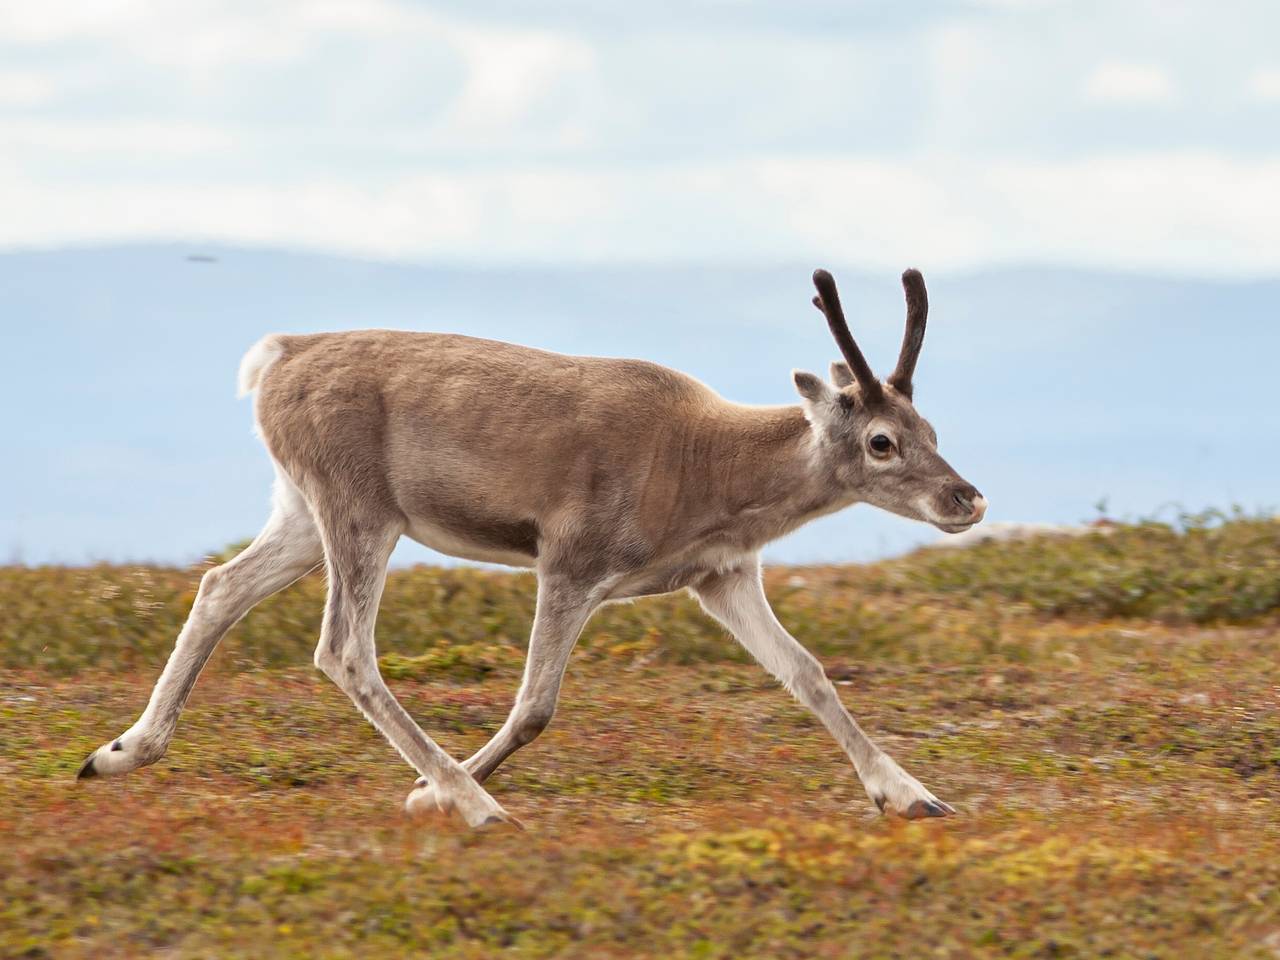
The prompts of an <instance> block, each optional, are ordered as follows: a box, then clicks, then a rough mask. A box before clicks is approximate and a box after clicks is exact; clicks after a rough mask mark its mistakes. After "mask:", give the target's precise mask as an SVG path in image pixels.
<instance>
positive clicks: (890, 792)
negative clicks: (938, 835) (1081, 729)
mask: <svg viewBox="0 0 1280 960" xmlns="http://www.w3.org/2000/svg"><path fill="white" fill-rule="evenodd" d="M694 593H695V594H696V595H697V597H698V599H699V600H700V601H701V603H702V608H703V609H704V610H706V611H707V613H709V614H711V616H713V617H715V619H716V620H718V621H720V623H722V624H723V625H724V626H725V627H726V628H727V629H728V630H729V631H730V632H731V633H732V634H733V635H734V637H735V638H736V639H737V641H738V642H739V643H740V644H742V646H743V647H744V648H745V649H746V651H747V652H748V653H750V654H751V655H752V656H753V657H755V659H756V660H757V661H759V663H760V664H761V665H762V666H763V667H764V668H765V669H766V670H768V671H769V672H770V673H772V674H773V675H774V676H775V677H777V678H778V680H779V681H781V683H782V685H783V686H785V687H786V688H787V689H788V690H790V691H791V693H792V695H794V696H795V698H796V699H797V700H799V701H800V702H801V703H803V704H804V705H805V706H806V707H808V708H809V709H810V710H811V711H813V713H814V715H815V716H817V718H818V719H819V720H821V721H822V723H823V725H824V726H825V727H826V728H827V729H828V730H829V731H831V735H832V736H834V737H835V738H836V741H837V742H838V743H839V744H840V746H841V747H843V748H844V751H845V753H846V754H848V756H849V759H850V760H851V761H852V762H853V768H854V770H856V771H857V773H858V778H859V779H860V780H861V781H862V785H863V787H864V788H865V789H866V791H867V795H868V796H869V797H871V799H872V800H873V801H874V802H875V804H876V806H877V807H879V808H880V809H881V810H882V811H883V810H886V809H888V810H892V811H893V812H894V813H897V814H898V815H899V816H902V817H906V818H907V819H909V820H916V819H920V818H923V817H946V816H950V815H951V814H953V813H955V810H954V809H953V808H952V807H950V806H949V805H947V804H945V803H943V802H942V801H941V800H939V799H938V798H937V797H935V796H934V795H933V794H932V793H930V792H929V791H928V790H926V789H925V788H924V786H923V785H922V784H921V783H920V781H918V780H917V779H916V778H915V777H913V776H911V774H909V773H907V772H906V771H905V770H903V769H902V768H901V767H900V766H898V764H897V763H896V762H894V760H893V758H892V757H890V756H889V755H888V754H887V753H885V752H884V751H883V750H881V749H880V748H879V747H878V746H876V745H875V744H874V743H873V742H872V741H871V738H870V737H868V736H867V735H866V734H865V733H864V732H863V731H862V728H861V727H859V726H858V724H857V722H856V721H855V720H854V719H853V717H851V716H849V713H848V711H847V710H845V708H844V706H843V705H842V704H841V703H840V698H839V697H838V696H837V694H836V690H835V687H834V686H832V684H831V681H830V680H828V679H827V676H826V673H825V672H824V671H823V669H822V664H820V663H819V662H818V661H817V659H816V658H815V657H814V656H813V654H811V653H809V651H808V650H806V649H805V648H804V647H803V646H801V645H800V643H799V641H797V640H796V639H795V638H794V637H793V636H791V634H789V633H787V631H786V629H785V628H784V627H783V626H782V624H781V623H779V622H778V618H777V617H776V616H774V613H773V610H772V608H771V607H770V606H769V601H768V598H767V597H765V594H764V586H763V585H762V583H761V580H760V565H759V561H758V559H757V560H756V561H755V562H752V563H750V564H749V565H746V566H744V567H742V568H741V569H738V570H732V571H729V572H726V573H720V574H713V575H711V576H710V577H708V578H707V579H705V580H703V581H702V582H701V583H699V584H698V585H697V586H696V587H695V588H694Z"/></svg>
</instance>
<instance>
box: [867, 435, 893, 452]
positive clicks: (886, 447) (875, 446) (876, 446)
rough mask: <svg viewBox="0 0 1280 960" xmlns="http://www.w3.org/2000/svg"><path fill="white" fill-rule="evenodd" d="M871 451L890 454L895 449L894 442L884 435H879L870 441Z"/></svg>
mask: <svg viewBox="0 0 1280 960" xmlns="http://www.w3.org/2000/svg"><path fill="white" fill-rule="evenodd" d="M869 443H870V445H871V449H872V450H874V451H875V452H876V453H888V452H889V451H890V450H892V449H893V441H892V440H890V439H889V438H888V437H886V436H885V435H884V434H883V433H877V434H876V435H875V436H874V437H872V438H871V440H870V441H869Z"/></svg>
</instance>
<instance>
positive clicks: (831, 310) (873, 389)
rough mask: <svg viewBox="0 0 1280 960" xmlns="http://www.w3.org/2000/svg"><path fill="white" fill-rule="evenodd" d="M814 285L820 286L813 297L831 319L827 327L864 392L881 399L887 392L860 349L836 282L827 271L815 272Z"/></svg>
mask: <svg viewBox="0 0 1280 960" xmlns="http://www.w3.org/2000/svg"><path fill="white" fill-rule="evenodd" d="M813 285H814V286H815V287H817V288H818V295H817V296H816V297H814V298H813V305H814V306H815V307H817V308H818V309H819V310H821V311H822V312H823V314H824V315H825V316H826V318H827V326H829V327H830V328H831V336H833V337H834V338H835V341H836V345H837V346H839V347H840V352H841V353H843V354H844V358H845V360H847V361H848V363H849V369H850V370H852V371H853V376H854V379H856V380H857V381H858V386H860V387H861V388H862V394H863V396H864V397H866V398H867V399H868V400H872V399H878V398H879V397H881V396H882V395H883V393H884V391H883V389H882V388H881V386H880V381H879V380H877V379H876V375H875V374H874V373H872V372H871V366H870V364H868V363H867V358H866V357H864V356H863V355H862V351H861V350H859V349H858V344H857V343H856V342H855V341H854V339H853V334H851V333H850V332H849V324H848V323H846V322H845V319H844V310H843V309H841V307H840V294H839V293H837V292H836V282H835V280H834V279H833V278H832V276H831V274H830V273H828V272H827V271H826V270H815V271H814V272H813Z"/></svg>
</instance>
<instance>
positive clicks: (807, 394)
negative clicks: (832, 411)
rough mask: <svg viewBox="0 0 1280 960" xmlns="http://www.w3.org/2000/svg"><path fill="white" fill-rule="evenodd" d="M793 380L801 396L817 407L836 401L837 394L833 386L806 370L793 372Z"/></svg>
mask: <svg viewBox="0 0 1280 960" xmlns="http://www.w3.org/2000/svg"><path fill="white" fill-rule="evenodd" d="M791 379H792V380H794V381H795V382H796V390H797V391H798V392H799V394H800V396H802V397H804V399H805V400H807V401H809V403H811V404H813V405H814V406H817V405H818V404H821V403H827V402H830V401H832V400H834V399H835V396H836V392H835V391H834V390H832V389H831V385H830V384H829V383H827V381H825V380H823V379H822V378H821V377H820V376H818V375H817V374H816V373H808V372H806V371H804V370H792V371H791Z"/></svg>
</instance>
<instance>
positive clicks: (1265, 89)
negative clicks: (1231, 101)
mask: <svg viewBox="0 0 1280 960" xmlns="http://www.w3.org/2000/svg"><path fill="white" fill-rule="evenodd" d="M1249 92H1250V93H1251V94H1252V95H1253V96H1254V98H1255V99H1258V100H1265V101H1267V102H1269V103H1275V102H1276V101H1280V67H1259V68H1258V69H1257V70H1255V71H1253V75H1252V76H1251V77H1250V78H1249Z"/></svg>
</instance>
